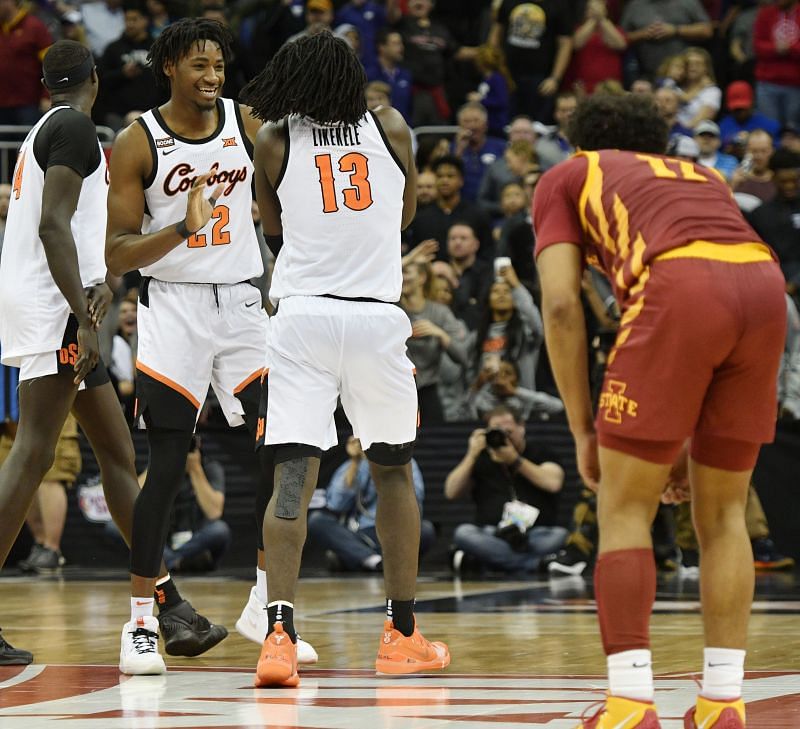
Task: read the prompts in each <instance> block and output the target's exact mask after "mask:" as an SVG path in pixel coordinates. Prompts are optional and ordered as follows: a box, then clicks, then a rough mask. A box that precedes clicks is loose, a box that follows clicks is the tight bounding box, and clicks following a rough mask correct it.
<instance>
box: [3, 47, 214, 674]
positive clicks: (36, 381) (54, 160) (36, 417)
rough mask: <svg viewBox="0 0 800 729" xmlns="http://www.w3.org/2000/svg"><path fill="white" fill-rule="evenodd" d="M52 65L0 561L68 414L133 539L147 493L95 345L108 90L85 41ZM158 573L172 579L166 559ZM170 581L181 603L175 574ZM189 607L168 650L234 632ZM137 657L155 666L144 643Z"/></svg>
mask: <svg viewBox="0 0 800 729" xmlns="http://www.w3.org/2000/svg"><path fill="white" fill-rule="evenodd" d="M43 66H44V82H45V85H46V86H47V88H48V89H49V90H50V94H51V98H52V107H51V109H50V111H48V112H47V113H46V114H45V115H44V116H43V117H42V119H41V120H40V121H39V122H38V123H37V124H36V126H35V127H34V128H33V129H32V130H31V131H30V133H29V134H28V136H27V137H26V139H25V141H24V143H23V145H22V148H21V149H20V154H19V157H18V159H17V165H16V168H15V170H14V184H13V190H12V195H11V204H10V207H9V211H8V221H7V225H6V235H5V241H4V246H3V256H2V261H1V262H0V341H2V342H3V353H2V357H3V364H6V365H10V366H15V367H19V368H20V375H19V406H20V407H19V416H20V417H19V426H18V430H17V436H16V439H15V440H14V446H13V448H12V449H11V453H10V454H9V456H8V459H7V460H6V461H5V463H4V464H3V467H2V469H0V566H2V565H3V563H4V562H5V560H6V557H7V556H8V552H9V550H10V549H11V546H12V545H13V543H14V540H15V539H16V536H17V534H18V533H19V530H20V527H21V526H22V523H23V521H24V519H25V515H26V513H27V512H28V508H29V506H30V504H31V499H32V498H33V495H34V494H35V492H36V489H37V488H38V486H39V483H40V481H41V479H42V476H44V474H45V473H46V472H47V470H48V468H49V467H50V465H51V464H52V462H53V454H54V449H55V444H56V440H57V439H58V434H59V432H60V431H61V428H62V426H63V425H64V421H65V419H66V417H67V414H68V413H69V412H70V410H72V412H73V413H74V414H75V416H76V417H77V419H78V422H79V423H80V425H81V428H82V429H83V431H84V433H85V434H86V437H87V438H88V439H89V443H90V444H91V446H92V450H93V451H94V453H95V456H96V457H97V461H98V463H99V465H100V472H101V476H102V480H103V487H104V490H105V495H106V501H107V502H108V506H109V509H110V511H111V514H112V516H113V517H114V521H115V522H116V523H117V526H119V528H120V531H121V532H122V534H123V535H124V536H125V540H126V541H127V542H128V543H129V544H130V541H131V533H132V525H133V509H134V504H135V502H136V498H137V496H138V492H139V487H138V483H137V480H136V469H135V465H134V452H133V443H132V442H131V437H130V432H129V431H128V428H127V425H126V423H125V418H124V416H123V414H122V410H121V408H120V406H119V401H118V400H117V396H116V394H115V392H114V388H113V386H112V385H111V383H110V381H109V379H108V375H107V373H106V368H105V365H104V364H103V362H102V361H101V360H100V356H99V349H98V343H97V328H98V326H99V325H100V322H101V321H102V319H103V317H104V316H105V313H106V310H107V307H108V304H109V302H110V300H111V292H110V290H109V289H108V287H107V286H106V285H105V283H104V281H105V277H106V266H105V262H104V260H103V239H104V235H105V226H106V195H107V191H108V177H107V168H106V163H105V157H104V156H103V152H102V149H101V147H100V143H99V141H98V139H97V133H96V130H95V126H94V124H93V123H92V120H91V118H90V113H91V109H92V105H93V104H94V100H95V98H96V96H97V88H98V86H97V74H96V72H95V65H94V59H93V58H92V55H91V53H90V52H89V51H88V50H87V49H86V48H85V47H84V46H82V45H80V44H79V43H75V42H74V41H58V42H57V43H55V44H54V45H53V46H51V48H50V49H49V50H48V52H47V54H46V55H45V57H44V64H43ZM159 575H161V576H162V577H167V578H168V574H167V572H166V569H165V568H164V567H163V565H160V571H159ZM169 589H170V590H171V592H172V593H173V594H174V595H176V596H177V601H178V603H181V600H180V595H178V593H177V588H175V586H174V585H173V584H172V582H171V580H169ZM180 612H181V613H182V614H184V613H188V614H189V615H190V620H189V622H188V623H187V622H186V621H185V620H184V619H183V617H178V618H175V617H174V615H173V616H172V617H169V613H168V612H165V613H164V614H163V615H162V619H163V620H165V621H166V622H171V623H172V624H171V626H170V629H171V633H172V635H173V636H174V637H175V638H176V639H177V641H178V643H177V644H176V643H174V642H173V643H171V644H169V645H168V650H172V652H174V653H176V654H180V655H197V654H198V653H202V652H203V651H205V650H207V649H208V648H209V647H211V645H214V644H215V643H217V642H219V640H221V639H222V638H224V637H225V634H224V632H223V633H221V634H220V631H219V630H217V631H213V630H205V631H204V630H201V629H199V628H198V620H199V621H200V622H202V620H205V619H204V618H199V616H196V615H195V613H194V610H193V609H192V608H191V606H190V605H189V604H188V603H185V602H184V603H181V605H180ZM154 622H155V620H154ZM147 627H148V626H147V625H146V624H145V625H142V626H133V627H132V629H131V631H130V633H131V635H129V636H128V637H129V639H130V640H131V641H132V642H133V641H135V642H136V643H137V644H139V645H144V644H145V643H147V641H148V637H147V631H146V628H147ZM150 627H154V626H150ZM173 649H174V650H173ZM133 660H134V662H137V661H138V663H139V664H140V665H147V664H149V663H150V662H151V658H150V656H149V655H148V654H147V652H146V651H144V652H142V653H141V654H140V653H138V652H137V654H136V655H135V657H134V659H133Z"/></svg>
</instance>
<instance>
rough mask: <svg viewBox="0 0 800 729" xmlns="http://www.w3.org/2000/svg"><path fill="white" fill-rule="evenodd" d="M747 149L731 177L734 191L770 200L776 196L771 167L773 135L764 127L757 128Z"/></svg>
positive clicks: (766, 200) (751, 135) (749, 138)
mask: <svg viewBox="0 0 800 729" xmlns="http://www.w3.org/2000/svg"><path fill="white" fill-rule="evenodd" d="M745 149H746V154H745V157H744V160H743V161H742V164H741V165H739V167H738V168H737V169H736V171H735V172H734V173H733V175H732V177H731V187H732V188H733V191H734V192H737V193H745V194H748V195H753V196H754V197H757V198H758V199H759V200H761V202H769V201H770V200H772V198H774V197H775V186H774V185H773V184H772V170H771V169H770V168H769V159H770V157H772V152H773V150H774V146H773V144H772V137H771V136H770V134H769V133H768V132H765V131H764V130H763V129H755V130H753V131H752V132H750V135H749V136H748V138H747V146H746V148H745Z"/></svg>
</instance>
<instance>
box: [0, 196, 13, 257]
mask: <svg viewBox="0 0 800 729" xmlns="http://www.w3.org/2000/svg"><path fill="white" fill-rule="evenodd" d="M10 202H11V185H9V184H8V183H6V182H3V183H0V253H2V250H3V237H4V236H5V233H6V219H7V218H8V206H9V203H10Z"/></svg>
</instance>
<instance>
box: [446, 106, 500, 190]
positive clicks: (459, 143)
mask: <svg viewBox="0 0 800 729" xmlns="http://www.w3.org/2000/svg"><path fill="white" fill-rule="evenodd" d="M457 119H458V127H459V128H458V131H457V132H456V136H455V139H454V140H453V147H452V152H453V154H454V155H455V156H456V157H459V158H460V159H461V161H462V162H463V163H464V187H463V189H462V191H461V194H462V195H463V197H464V199H465V200H469V201H470V202H475V201H476V200H477V199H478V191H479V190H480V187H481V181H482V180H483V176H484V174H485V172H486V170H487V168H488V167H489V166H490V165H491V164H492V163H493V162H494V161H495V160H497V159H498V157H502V156H503V152H504V151H505V148H506V143H505V141H503V140H502V139H496V138H494V137H490V136H488V135H487V132H488V131H489V114H488V112H487V111H486V109H485V108H484V107H483V105H482V104H480V103H478V102H477V101H469V102H467V103H466V104H464V106H462V107H461V108H460V109H459V110H458V117H457Z"/></svg>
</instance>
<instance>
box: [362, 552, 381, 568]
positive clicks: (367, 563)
mask: <svg viewBox="0 0 800 729" xmlns="http://www.w3.org/2000/svg"><path fill="white" fill-rule="evenodd" d="M381 562H383V557H381V555H379V554H371V555H370V556H369V557H367V558H366V559H365V560H364V561H363V562H362V563H361V564H362V565H363V566H364V567H366V568H367V569H368V570H374V569H375V568H376V567H377V566H378V565H379V564H380V563H381Z"/></svg>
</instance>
